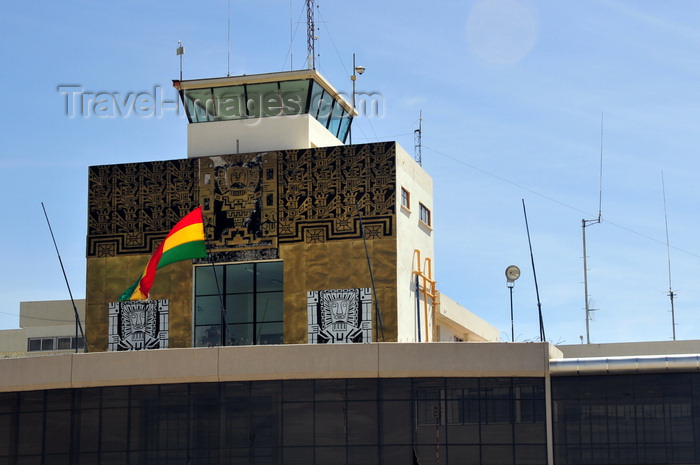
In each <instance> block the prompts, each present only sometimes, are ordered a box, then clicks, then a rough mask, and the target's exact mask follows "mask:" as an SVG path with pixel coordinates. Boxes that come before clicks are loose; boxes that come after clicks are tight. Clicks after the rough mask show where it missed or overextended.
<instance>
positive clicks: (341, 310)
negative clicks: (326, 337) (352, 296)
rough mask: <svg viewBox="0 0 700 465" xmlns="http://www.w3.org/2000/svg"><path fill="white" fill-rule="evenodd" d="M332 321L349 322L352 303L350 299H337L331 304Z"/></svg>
mask: <svg viewBox="0 0 700 465" xmlns="http://www.w3.org/2000/svg"><path fill="white" fill-rule="evenodd" d="M330 304H331V305H330V307H331V320H332V321H333V323H338V322H343V323H345V322H347V319H348V309H349V308H350V302H349V301H348V299H335V300H332V301H331V302H330Z"/></svg>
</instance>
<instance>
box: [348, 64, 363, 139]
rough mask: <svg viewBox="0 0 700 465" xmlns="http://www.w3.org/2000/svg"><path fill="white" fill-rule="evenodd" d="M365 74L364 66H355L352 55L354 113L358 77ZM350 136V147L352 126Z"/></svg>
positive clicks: (353, 109) (351, 78)
mask: <svg viewBox="0 0 700 465" xmlns="http://www.w3.org/2000/svg"><path fill="white" fill-rule="evenodd" d="M364 72H365V67H364V66H357V65H355V54H354V53H353V54H352V76H350V80H351V81H352V111H353V112H354V111H355V94H356V93H357V91H356V90H355V81H357V75H358V74H364ZM354 116H355V115H353V117H354ZM349 136H350V145H352V124H350V131H349Z"/></svg>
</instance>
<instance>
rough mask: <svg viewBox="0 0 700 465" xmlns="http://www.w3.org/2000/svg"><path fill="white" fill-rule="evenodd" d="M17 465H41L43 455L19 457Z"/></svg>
mask: <svg viewBox="0 0 700 465" xmlns="http://www.w3.org/2000/svg"><path fill="white" fill-rule="evenodd" d="M93 463H96V462H93ZM13 465H14V464H13ZM17 465H41V455H24V456H19V457H17Z"/></svg>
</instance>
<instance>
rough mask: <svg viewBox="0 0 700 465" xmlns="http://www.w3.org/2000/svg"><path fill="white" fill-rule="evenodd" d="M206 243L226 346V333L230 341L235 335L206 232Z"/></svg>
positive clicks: (222, 340)
mask: <svg viewBox="0 0 700 465" xmlns="http://www.w3.org/2000/svg"><path fill="white" fill-rule="evenodd" d="M202 217H204V214H202ZM208 226H209V225H208ZM210 227H214V226H213V225H211V226H210ZM204 243H205V244H206V247H207V251H208V252H207V255H208V257H207V258H208V260H209V262H210V263H211V270H212V272H213V273H214V282H215V283H216V293H217V294H218V295H219V311H220V313H221V325H222V326H225V328H222V330H221V345H222V346H226V334H228V340H229V341H232V340H233V337H232V336H231V328H230V327H229V324H228V314H227V311H226V299H224V296H223V294H222V293H221V286H220V285H219V277H218V276H217V274H216V265H215V264H214V254H213V253H211V244H209V240H208V236H207V234H206V233H205V234H204Z"/></svg>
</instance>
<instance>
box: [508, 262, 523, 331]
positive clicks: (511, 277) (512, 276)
mask: <svg viewBox="0 0 700 465" xmlns="http://www.w3.org/2000/svg"><path fill="white" fill-rule="evenodd" d="M519 277H520V268H518V267H517V266H515V265H511V266H509V267H508V268H506V286H508V290H509V291H510V340H511V342H515V326H514V324H513V286H515V280H516V279H518V278H519Z"/></svg>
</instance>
